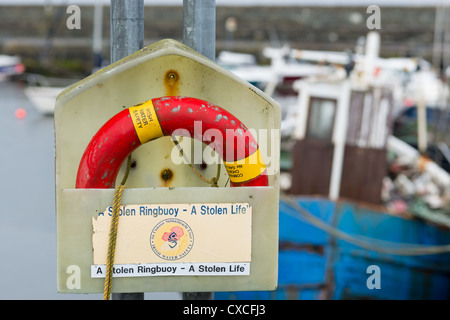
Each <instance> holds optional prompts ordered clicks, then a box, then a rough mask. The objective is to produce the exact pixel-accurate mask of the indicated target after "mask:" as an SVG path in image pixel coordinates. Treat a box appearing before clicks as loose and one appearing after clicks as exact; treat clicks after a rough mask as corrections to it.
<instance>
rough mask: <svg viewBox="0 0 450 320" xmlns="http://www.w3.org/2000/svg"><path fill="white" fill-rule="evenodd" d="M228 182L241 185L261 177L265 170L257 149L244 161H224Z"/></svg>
mask: <svg viewBox="0 0 450 320" xmlns="http://www.w3.org/2000/svg"><path fill="white" fill-rule="evenodd" d="M223 164H224V165H225V169H226V170H227V172H228V176H229V177H230V181H232V182H235V183H242V182H246V181H249V180H251V179H254V178H256V177H257V176H259V175H261V173H263V172H264V170H266V165H265V164H264V160H263V158H262V156H261V153H260V152H259V148H258V149H257V150H256V151H255V152H254V153H253V154H251V155H249V156H248V157H247V158H245V159H241V160H237V161H230V162H226V161H224V162H223Z"/></svg>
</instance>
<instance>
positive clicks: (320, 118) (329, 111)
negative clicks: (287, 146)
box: [306, 98, 336, 140]
mask: <svg viewBox="0 0 450 320" xmlns="http://www.w3.org/2000/svg"><path fill="white" fill-rule="evenodd" d="M335 111H336V100H332V99H322V98H311V99H310V105H309V119H308V129H307V133H306V136H307V137H308V138H310V139H318V140H331V134H332V132H333V123H334V115H335Z"/></svg>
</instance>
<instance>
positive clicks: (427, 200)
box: [215, 54, 450, 300]
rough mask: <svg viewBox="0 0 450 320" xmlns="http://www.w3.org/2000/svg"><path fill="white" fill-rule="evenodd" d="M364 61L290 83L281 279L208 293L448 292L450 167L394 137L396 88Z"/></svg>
mask: <svg viewBox="0 0 450 320" xmlns="http://www.w3.org/2000/svg"><path fill="white" fill-rule="evenodd" d="M366 56H367V59H376V58H377V56H376V54H369V55H366ZM365 66H372V67H371V68H367V69H366V72H369V74H364V73H361V72H352V73H349V74H347V75H346V76H345V77H342V75H336V74H334V75H329V76H327V77H312V78H308V79H303V80H301V81H298V82H296V84H295V86H296V88H297V90H298V100H297V101H298V102H297V105H296V108H295V109H294V111H293V112H292V113H291V114H290V115H289V117H291V119H290V124H291V126H292V128H291V130H290V131H289V132H288V133H286V135H285V136H284V139H283V140H282V160H283V158H284V161H282V165H281V170H282V172H281V181H282V189H283V190H282V194H281V201H280V212H279V214H280V215H279V264H278V274H279V276H278V288H277V289H276V290H274V291H252V292H217V293H215V299H339V300H340V299H394V300H406V299H443V300H448V299H450V175H449V174H448V173H447V172H446V171H445V170H443V169H442V168H441V167H439V166H438V165H437V164H436V163H434V162H433V161H431V160H430V159H428V158H427V157H426V156H424V155H423V154H421V153H420V152H419V151H417V150H416V149H414V148H413V147H411V146H410V145H408V144H407V143H405V142H404V141H402V140H400V139H398V138H396V137H394V136H392V134H391V133H392V132H391V126H392V121H391V119H392V111H393V109H394V103H395V99H394V92H393V87H392V86H391V85H389V84H387V83H384V82H383V81H378V79H374V77H373V76H374V75H375V77H376V75H377V74H379V71H375V69H373V68H374V67H375V63H374V61H373V60H372V61H370V60H366V61H365ZM374 71H375V72H374ZM374 80H375V81H374Z"/></svg>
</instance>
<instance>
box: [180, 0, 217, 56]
mask: <svg viewBox="0 0 450 320" xmlns="http://www.w3.org/2000/svg"><path fill="white" fill-rule="evenodd" d="M183 42H184V44H185V45H187V46H189V47H191V48H192V49H194V50H195V51H197V52H199V53H201V54H202V55H204V56H205V57H207V58H209V59H211V60H213V61H215V59H216V0H183Z"/></svg>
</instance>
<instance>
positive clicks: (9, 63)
mask: <svg viewBox="0 0 450 320" xmlns="http://www.w3.org/2000/svg"><path fill="white" fill-rule="evenodd" d="M24 71H25V66H24V65H23V63H22V61H21V59H20V58H19V57H17V56H9V55H4V54H0V80H4V79H7V78H9V77H10V76H14V75H19V74H22V73H23V72H24Z"/></svg>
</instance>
